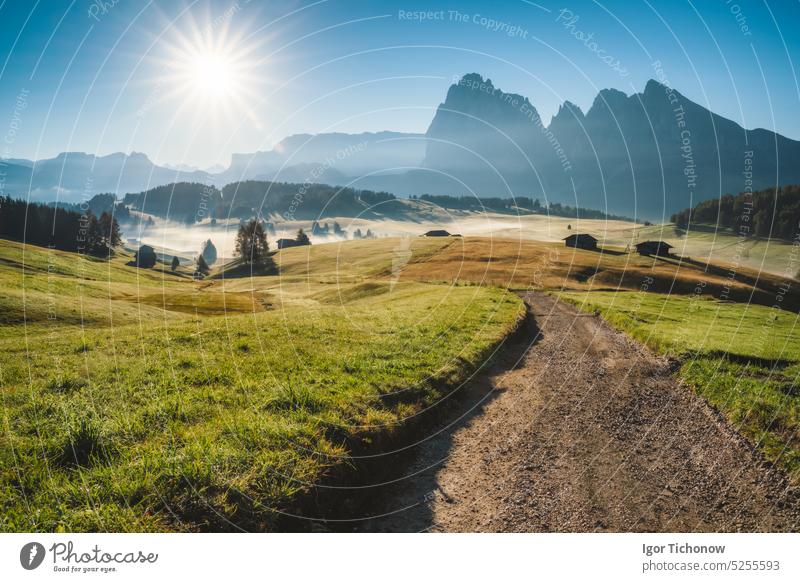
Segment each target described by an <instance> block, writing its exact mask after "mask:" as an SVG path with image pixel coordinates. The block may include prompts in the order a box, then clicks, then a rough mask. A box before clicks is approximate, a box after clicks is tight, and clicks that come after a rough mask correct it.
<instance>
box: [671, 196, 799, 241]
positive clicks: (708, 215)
mask: <svg viewBox="0 0 800 582" xmlns="http://www.w3.org/2000/svg"><path fill="white" fill-rule="evenodd" d="M671 220H672V222H674V223H675V226H676V227H677V228H680V229H683V230H688V229H690V228H691V226H692V225H711V226H716V227H718V228H722V229H726V230H731V231H734V232H736V233H737V234H742V235H745V236H758V237H762V238H777V239H782V240H786V241H793V240H796V239H797V238H798V236H800V185H799V184H792V185H789V186H778V187H777V188H767V189H766V190H759V191H757V192H741V193H739V194H737V195H736V196H733V195H731V194H725V195H724V196H721V197H720V198H715V199H713V200H705V201H703V202H700V203H699V204H698V205H697V206H695V207H694V208H687V209H685V210H681V211H680V212H676V213H675V214H673V215H672V218H671Z"/></svg>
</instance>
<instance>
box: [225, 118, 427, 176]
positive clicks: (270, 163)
mask: <svg viewBox="0 0 800 582" xmlns="http://www.w3.org/2000/svg"><path fill="white" fill-rule="evenodd" d="M424 137H425V136H424V135H422V134H415V133H398V132H392V131H382V132H377V133H369V132H367V133H358V134H349V133H320V134H316V135H311V134H296V135H291V136H289V137H287V138H285V139H283V140H282V141H281V142H280V143H278V144H277V145H276V146H275V147H274V148H273V149H272V150H270V151H266V152H255V153H252V154H233V156H232V157H231V165H230V167H229V168H228V169H227V170H226V171H225V172H223V173H222V174H219V175H218V176H217V181H218V182H220V183H223V182H225V183H227V182H235V181H239V180H247V179H252V178H256V177H258V178H260V179H266V180H275V181H281V182H294V181H297V182H303V181H304V180H306V179H312V181H317V182H320V181H322V180H318V179H316V178H318V172H313V171H311V170H313V169H314V168H317V169H323V170H324V174H327V175H328V176H329V181H330V180H333V179H334V178H335V180H336V182H335V183H337V184H341V183H343V182H345V181H347V180H348V179H349V178H347V176H361V175H364V174H369V173H372V172H394V173H397V172H404V171H406V170H407V169H408V168H409V167H419V166H420V164H421V163H422V159H423V158H424V157H425V139H424Z"/></svg>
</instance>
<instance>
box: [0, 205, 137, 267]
mask: <svg viewBox="0 0 800 582" xmlns="http://www.w3.org/2000/svg"><path fill="white" fill-rule="evenodd" d="M0 237H2V238H6V239H9V240H17V241H21V242H25V243H28V244H33V245H38V246H46V247H50V248H54V249H58V250H62V251H72V252H81V253H88V254H91V255H94V256H98V257H108V256H110V255H111V254H113V253H114V249H115V248H116V247H118V246H120V245H121V244H122V238H121V233H120V229H119V224H118V223H117V220H116V218H114V217H113V216H112V215H111V214H110V213H108V212H103V213H102V214H101V215H100V216H97V215H96V214H95V213H94V212H92V210H91V209H87V210H86V212H76V211H74V210H66V209H64V208H57V207H55V206H51V205H48V204H38V203H35V202H27V201H25V200H16V199H13V198H11V197H10V196H6V197H5V198H2V197H0Z"/></svg>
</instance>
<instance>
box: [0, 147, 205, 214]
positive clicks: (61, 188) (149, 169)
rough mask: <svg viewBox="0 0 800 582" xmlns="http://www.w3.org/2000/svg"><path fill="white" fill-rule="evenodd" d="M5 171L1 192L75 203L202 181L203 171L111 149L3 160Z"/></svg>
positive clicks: (2, 169) (0, 165)
mask: <svg viewBox="0 0 800 582" xmlns="http://www.w3.org/2000/svg"><path fill="white" fill-rule="evenodd" d="M0 171H2V172H3V173H4V175H5V182H4V183H3V184H2V186H3V188H2V189H3V192H1V193H0V194H11V195H16V196H21V197H26V198H27V197H30V199H31V200H44V201H48V202H49V201H54V200H56V198H58V199H59V200H60V201H62V202H69V203H78V202H81V200H85V199H89V198H91V197H92V196H94V195H95V194H100V193H107V192H111V193H116V194H117V195H118V196H119V195H121V194H123V193H125V192H140V191H143V190H147V189H148V188H152V187H153V186H156V185H163V184H168V183H171V182H181V181H192V182H205V181H209V180H210V175H209V174H207V173H205V172H200V171H194V172H184V171H181V170H176V169H170V168H165V167H161V166H158V165H156V164H154V163H153V162H152V161H150V159H149V158H148V157H147V155H145V154H143V153H138V152H132V153H131V154H123V153H113V154H109V155H107V156H96V155H94V154H87V153H83V152H63V153H61V154H59V155H58V156H56V157H55V158H50V159H45V160H39V161H37V162H32V161H28V160H2V161H0Z"/></svg>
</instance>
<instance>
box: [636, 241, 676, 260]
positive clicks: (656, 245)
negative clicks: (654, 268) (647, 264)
mask: <svg viewBox="0 0 800 582" xmlns="http://www.w3.org/2000/svg"><path fill="white" fill-rule="evenodd" d="M671 248H672V245H671V244H669V243H665V242H664V241H663V240H646V241H644V242H640V243H639V244H637V245H636V252H637V253H639V254H640V255H645V256H650V255H655V256H657V257H668V256H669V249H671Z"/></svg>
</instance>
